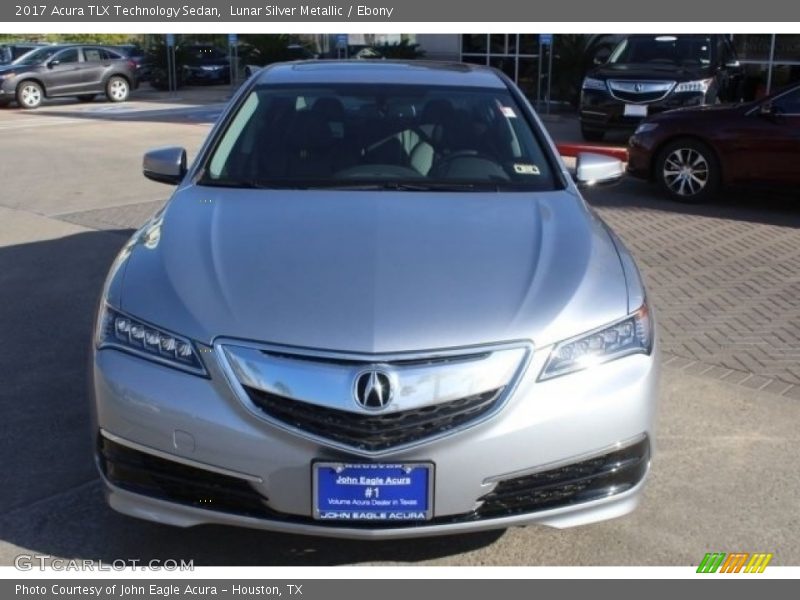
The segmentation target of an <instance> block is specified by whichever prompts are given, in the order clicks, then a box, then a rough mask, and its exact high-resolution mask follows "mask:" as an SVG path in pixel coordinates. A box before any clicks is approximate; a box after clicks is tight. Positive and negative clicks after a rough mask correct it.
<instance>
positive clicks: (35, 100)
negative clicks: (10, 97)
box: [17, 81, 44, 109]
mask: <svg viewBox="0 0 800 600" xmlns="http://www.w3.org/2000/svg"><path fill="white" fill-rule="evenodd" d="M43 99H44V90H43V89H42V86H41V85H39V84H38V83H36V82H35V81H23V82H22V83H20V84H19V85H18V86H17V104H19V105H20V106H21V107H22V108H26V109H30V108H39V105H40V104H41V103H42V100H43Z"/></svg>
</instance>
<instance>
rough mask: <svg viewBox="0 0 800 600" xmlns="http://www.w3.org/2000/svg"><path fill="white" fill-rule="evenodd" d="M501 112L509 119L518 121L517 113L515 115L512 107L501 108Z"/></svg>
mask: <svg viewBox="0 0 800 600" xmlns="http://www.w3.org/2000/svg"><path fill="white" fill-rule="evenodd" d="M500 110H501V111H502V112H503V114H504V115H505V116H506V118H508V119H516V118H517V113H515V112H514V109H513V108H511V107H510V106H501V107H500Z"/></svg>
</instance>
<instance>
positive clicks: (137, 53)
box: [111, 44, 150, 82]
mask: <svg viewBox="0 0 800 600" xmlns="http://www.w3.org/2000/svg"><path fill="white" fill-rule="evenodd" d="M111 48H112V49H113V50H117V51H118V52H119V53H120V54H122V56H124V57H125V58H128V59H130V60H132V61H133V62H134V63H136V78H137V79H138V80H139V81H140V82H141V81H147V80H148V79H149V78H150V65H149V64H148V63H147V61H146V59H145V57H146V55H145V52H144V50H143V49H142V48H141V46H139V45H138V44H122V45H119V46H111Z"/></svg>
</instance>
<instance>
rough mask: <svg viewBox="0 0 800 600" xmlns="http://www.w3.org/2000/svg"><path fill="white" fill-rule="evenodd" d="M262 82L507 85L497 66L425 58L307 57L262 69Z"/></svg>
mask: <svg viewBox="0 0 800 600" xmlns="http://www.w3.org/2000/svg"><path fill="white" fill-rule="evenodd" d="M258 83H262V84H282V83H295V84H315V83H395V84H405V85H413V84H417V85H428V86H450V87H454V86H455V87H457V86H463V87H480V88H494V89H504V88H505V87H506V84H505V82H504V81H503V80H502V79H501V78H500V76H499V75H498V73H497V72H496V71H495V70H494V69H490V68H488V67H484V66H481V65H472V64H466V63H448V62H435V61H426V60H413V61H394V60H375V61H371V60H307V61H295V62H288V63H275V64H272V65H270V66H269V67H267V68H265V69H263V70H262V71H260V76H259V78H258Z"/></svg>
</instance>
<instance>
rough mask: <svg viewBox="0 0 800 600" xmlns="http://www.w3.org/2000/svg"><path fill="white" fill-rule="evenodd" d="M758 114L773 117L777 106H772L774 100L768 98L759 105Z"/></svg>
mask: <svg viewBox="0 0 800 600" xmlns="http://www.w3.org/2000/svg"><path fill="white" fill-rule="evenodd" d="M758 114H759V115H761V116H762V117H772V116H774V115H775V108H774V107H773V106H772V102H771V101H769V100H767V101H766V102H762V103H761V105H760V106H759V107H758Z"/></svg>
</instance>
